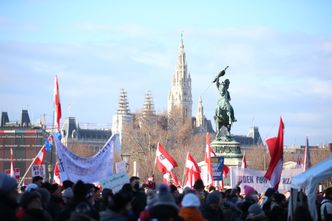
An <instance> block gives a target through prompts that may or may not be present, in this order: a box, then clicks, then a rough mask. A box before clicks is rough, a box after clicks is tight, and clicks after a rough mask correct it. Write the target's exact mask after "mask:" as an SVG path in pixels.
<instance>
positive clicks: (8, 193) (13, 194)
mask: <svg viewBox="0 0 332 221" xmlns="http://www.w3.org/2000/svg"><path fill="white" fill-rule="evenodd" d="M0 197H1V198H3V199H6V201H7V202H8V203H9V204H16V200H17V197H18V192H17V182H16V179H14V178H13V177H10V176H8V175H7V174H4V173H1V172H0Z"/></svg>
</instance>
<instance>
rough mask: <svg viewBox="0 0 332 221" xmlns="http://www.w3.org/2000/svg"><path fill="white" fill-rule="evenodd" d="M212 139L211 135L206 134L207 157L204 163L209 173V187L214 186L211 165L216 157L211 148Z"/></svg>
mask: <svg viewBox="0 0 332 221" xmlns="http://www.w3.org/2000/svg"><path fill="white" fill-rule="evenodd" d="M210 143H211V138H210V134H209V133H207V134H206V146H205V157H204V161H205V163H206V164H207V169H208V170H207V172H208V185H211V186H212V185H213V173H212V163H211V157H215V156H216V154H215V152H214V151H213V149H212V148H211V146H210Z"/></svg>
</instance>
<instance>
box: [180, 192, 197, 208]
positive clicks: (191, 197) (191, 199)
mask: <svg viewBox="0 0 332 221" xmlns="http://www.w3.org/2000/svg"><path fill="white" fill-rule="evenodd" d="M181 204H182V206H183V207H184V208H185V207H199V206H200V205H201V202H200V201H199V199H198V197H197V196H196V195H195V194H193V193H188V194H186V195H185V196H184V197H183V199H182V203H181Z"/></svg>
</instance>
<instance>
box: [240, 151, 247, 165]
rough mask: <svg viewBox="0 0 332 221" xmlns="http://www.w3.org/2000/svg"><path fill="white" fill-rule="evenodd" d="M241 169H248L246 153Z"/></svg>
mask: <svg viewBox="0 0 332 221" xmlns="http://www.w3.org/2000/svg"><path fill="white" fill-rule="evenodd" d="M241 168H247V159H246V152H245V151H244V153H243V158H242V164H241Z"/></svg>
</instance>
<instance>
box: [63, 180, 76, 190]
mask: <svg viewBox="0 0 332 221" xmlns="http://www.w3.org/2000/svg"><path fill="white" fill-rule="evenodd" d="M73 186H74V183H73V182H72V181H70V180H65V181H63V182H62V189H64V190H65V189H67V188H69V187H70V188H73Z"/></svg>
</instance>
